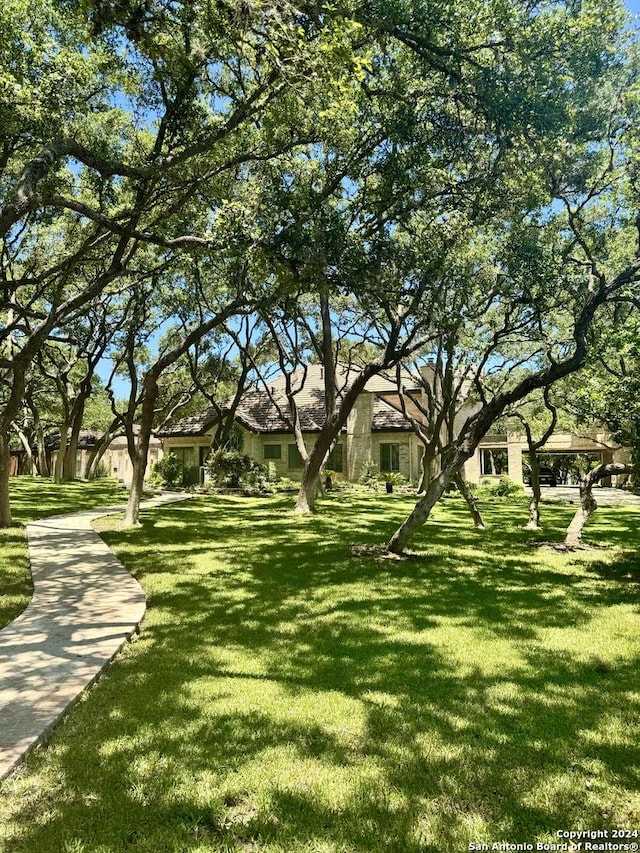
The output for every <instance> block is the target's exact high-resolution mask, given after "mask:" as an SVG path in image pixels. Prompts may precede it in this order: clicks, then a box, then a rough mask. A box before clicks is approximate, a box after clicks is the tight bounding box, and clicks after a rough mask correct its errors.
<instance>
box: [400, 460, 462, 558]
mask: <svg viewBox="0 0 640 853" xmlns="http://www.w3.org/2000/svg"><path fill="white" fill-rule="evenodd" d="M454 476H455V471H454V470H451V468H444V469H443V470H442V471H441V472H440V473H439V474H438V476H437V477H434V478H433V480H431V482H430V483H429V488H428V489H427V491H426V493H425V496H424V497H423V498H422V499H421V500H419V501H418V503H417V504H416V505H415V507H414V509H413V511H412V512H411V514H410V515H409V517H408V518H407V520H406V521H405V522H403V524H401V525H400V527H399V528H398V529H397V530H396V532H395V533H394V534H393V536H392V537H391V539H390V540H389V542H388V543H387V550H388V551H390V552H391V553H392V554H402V552H403V551H404V549H405V547H406V545H407V544H408V542H409V540H410V539H411V538H412V537H413V536H414V535H415V533H416V532H417V530H418V529H419V528H420V527H422V525H423V524H424V523H425V522H426V520H427V519H428V518H429V516H430V515H431V510H432V509H433V508H434V506H435V505H436V504H437V503H438V501H439V500H440V498H441V497H442V495H443V494H444V491H445V489H446V488H447V486H448V485H449V483H450V482H451V480H452V479H453V478H454Z"/></svg>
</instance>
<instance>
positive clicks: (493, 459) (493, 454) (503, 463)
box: [481, 447, 509, 474]
mask: <svg viewBox="0 0 640 853" xmlns="http://www.w3.org/2000/svg"><path fill="white" fill-rule="evenodd" d="M481 470H482V473H483V474H508V473H509V457H508V454H507V451H506V450H505V449H504V448H502V447H496V448H487V449H486V450H483V451H482V456H481Z"/></svg>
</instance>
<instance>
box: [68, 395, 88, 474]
mask: <svg viewBox="0 0 640 853" xmlns="http://www.w3.org/2000/svg"><path fill="white" fill-rule="evenodd" d="M84 406H85V401H84V399H80V400H78V401H76V405H75V406H74V410H75V411H74V414H73V420H72V423H71V435H70V437H69V446H68V448H67V452H66V454H65V458H64V466H63V476H64V479H65V480H67V481H69V482H71V481H73V480H75V479H76V476H77V473H78V442H79V440H80V430H81V429H82V420H83V418H84Z"/></svg>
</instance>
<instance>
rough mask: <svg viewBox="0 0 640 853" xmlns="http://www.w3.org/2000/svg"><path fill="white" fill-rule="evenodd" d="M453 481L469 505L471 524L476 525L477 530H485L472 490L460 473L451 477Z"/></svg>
mask: <svg viewBox="0 0 640 853" xmlns="http://www.w3.org/2000/svg"><path fill="white" fill-rule="evenodd" d="M453 481H454V483H455V484H456V486H457V487H458V491H459V492H460V494H461V495H462V497H463V498H464V500H465V503H466V504H467V506H468V507H469V512H470V513H471V518H473V525H474V527H477V528H478V530H485V529H486V525H485V523H484V520H483V518H482V513H481V512H480V508H479V507H478V503H477V501H476V499H475V497H474V495H473V492H472V491H471V489H470V488H469V486H468V485H467V482H466V480H465V479H464V477H463V476H462V474H461V473H458V474H456V476H455V477H454V478H453Z"/></svg>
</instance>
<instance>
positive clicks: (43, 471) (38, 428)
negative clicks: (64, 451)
mask: <svg viewBox="0 0 640 853" xmlns="http://www.w3.org/2000/svg"><path fill="white" fill-rule="evenodd" d="M34 430H35V436H36V452H37V457H38V473H39V474H40V476H41V477H48V476H49V461H48V459H47V448H46V447H45V443H44V432H43V429H42V425H41V424H40V421H39V420H38V423H35V422H34Z"/></svg>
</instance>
